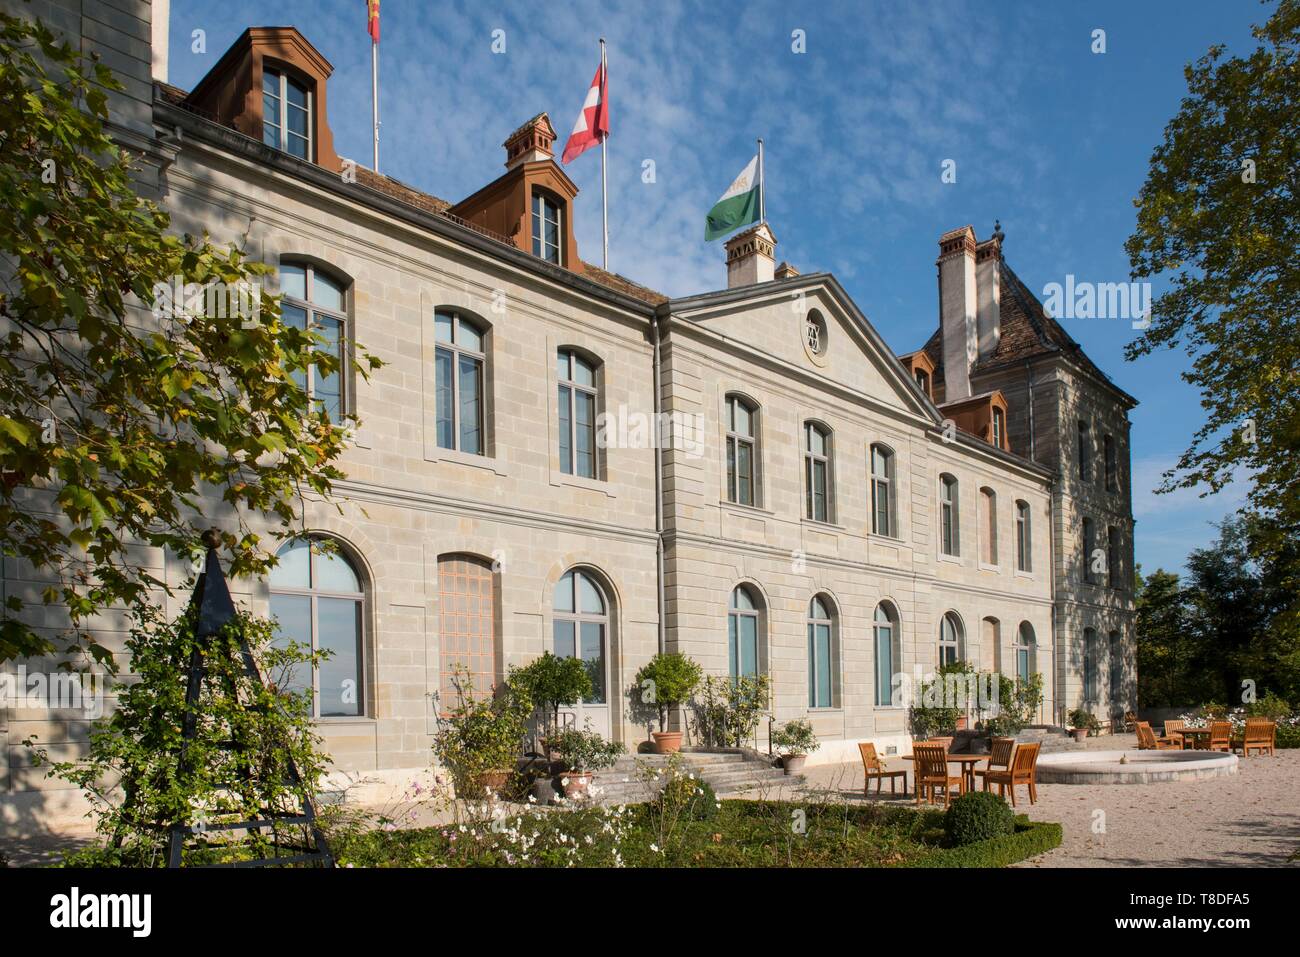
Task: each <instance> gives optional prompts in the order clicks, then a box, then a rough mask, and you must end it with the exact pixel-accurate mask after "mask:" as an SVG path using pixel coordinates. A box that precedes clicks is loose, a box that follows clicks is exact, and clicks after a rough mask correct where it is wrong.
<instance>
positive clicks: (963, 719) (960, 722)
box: [957, 714, 966, 731]
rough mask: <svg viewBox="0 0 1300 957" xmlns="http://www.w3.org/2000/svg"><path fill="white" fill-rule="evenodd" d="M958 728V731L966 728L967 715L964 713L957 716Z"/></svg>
mask: <svg viewBox="0 0 1300 957" xmlns="http://www.w3.org/2000/svg"><path fill="white" fill-rule="evenodd" d="M957 730H958V731H965V730H966V716H965V715H964V714H963V715H961V716H959V717H958V718H957Z"/></svg>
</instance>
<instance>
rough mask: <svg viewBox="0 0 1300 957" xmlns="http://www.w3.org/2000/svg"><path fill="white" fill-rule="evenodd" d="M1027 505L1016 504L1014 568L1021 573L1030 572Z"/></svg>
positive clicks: (1022, 503)
mask: <svg viewBox="0 0 1300 957" xmlns="http://www.w3.org/2000/svg"><path fill="white" fill-rule="evenodd" d="M1029 531H1030V530H1029V505H1028V504H1027V503H1025V502H1017V503H1016V568H1017V569H1018V570H1020V571H1022V572H1027V571H1030V570H1031V566H1030V562H1031V560H1032V559H1031V554H1032V553H1031V551H1030V547H1031V542H1030V537H1029Z"/></svg>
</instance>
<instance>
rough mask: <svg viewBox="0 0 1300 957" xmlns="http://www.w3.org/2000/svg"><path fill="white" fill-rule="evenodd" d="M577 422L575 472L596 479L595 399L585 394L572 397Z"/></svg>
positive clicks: (580, 393) (575, 431)
mask: <svg viewBox="0 0 1300 957" xmlns="http://www.w3.org/2000/svg"><path fill="white" fill-rule="evenodd" d="M574 399H575V400H576V401H575V402H574V405H575V406H576V408H575V411H576V413H577V417H578V421H577V424H576V427H575V429H574V434H575V436H576V437H577V440H578V448H577V450H576V452H577V460H578V461H577V472H578V474H579V475H581V476H583V477H584V478H595V477H596V397H595V396H594V395H591V394H589V393H586V392H579V393H577V394H576V395H575V396H574Z"/></svg>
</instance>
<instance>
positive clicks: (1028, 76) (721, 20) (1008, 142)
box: [170, 0, 1273, 571]
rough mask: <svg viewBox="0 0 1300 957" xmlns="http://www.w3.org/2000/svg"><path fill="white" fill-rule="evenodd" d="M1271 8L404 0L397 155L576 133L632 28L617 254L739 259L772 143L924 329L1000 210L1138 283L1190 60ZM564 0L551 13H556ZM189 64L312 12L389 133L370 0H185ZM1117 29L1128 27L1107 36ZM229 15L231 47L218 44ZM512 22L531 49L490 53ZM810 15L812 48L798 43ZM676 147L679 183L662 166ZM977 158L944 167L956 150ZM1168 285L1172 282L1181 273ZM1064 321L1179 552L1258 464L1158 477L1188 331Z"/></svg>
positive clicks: (309, 31)
mask: <svg viewBox="0 0 1300 957" xmlns="http://www.w3.org/2000/svg"><path fill="white" fill-rule="evenodd" d="M1272 8H1273V5H1272V4H1267V5H1264V6H1261V5H1259V4H1256V3H1252V2H1247V0H1233V2H1223V0H1150V2H1143V3H1134V2H1132V0H1127V2H1109V0H1094V2H1090V3H1088V4H1058V3H1038V2H1028V0H1025V2H1007V3H988V2H979V3H976V2H964V0H946V2H919V0H918V2H908V3H898V2H893V0H889V2H868V3H863V2H855V3H817V4H808V5H807V9H801V8H800V5H797V4H791V3H789V2H785V3H782V2H773V3H765V2H757V0H751V2H746V3H743V4H740V3H736V4H730V3H718V2H712V3H680V2H657V3H654V4H642V3H626V4H616V3H598V2H576V3H565V4H562V5H561V4H546V5H538V4H535V3H528V4H525V3H522V2H516V3H493V2H490V0H488V2H484V0H470V2H456V3H450V2H436V0H430V2H426V0H383V2H382V11H383V42H382V43H381V46H380V118H381V120H382V121H383V129H382V137H381V155H380V158H381V168H382V171H383V172H385V173H387V174H388V175H390V176H395V177H396V178H398V179H400V180H403V181H404V182H407V183H409V184H411V185H412V186H415V187H417V188H420V189H423V190H425V191H427V192H430V193H433V194H434V195H437V196H440V197H442V198H444V199H448V200H451V201H455V200H458V199H461V198H463V197H464V196H467V195H469V194H470V193H471V192H473V191H474V190H475V189H477V188H478V187H479V186H482V185H483V184H485V183H487V182H489V181H490V180H492V179H494V178H495V177H496V176H497V175H499V173H500V172H501V170H502V166H501V164H502V162H503V159H504V151H503V150H502V148H501V143H502V141H503V140H504V139H505V137H506V135H507V134H508V133H509V132H510V131H511V130H513V129H514V128H515V127H516V126H517V125H518V124H519V123H521V122H522V121H524V120H525V119H527V118H528V117H530V116H532V115H533V114H534V113H537V112H540V111H542V110H545V111H547V112H549V113H550V115H551V120H552V122H553V124H554V125H555V127H556V130H557V131H558V132H559V134H560V144H562V143H563V140H564V138H565V137H566V136H567V135H568V131H569V129H570V127H571V126H572V125H573V120H574V117H575V116H576V115H577V111H578V108H579V106H580V104H581V102H582V98H583V96H584V94H585V91H586V87H587V84H588V83H589V82H590V80H591V76H592V74H593V73H594V72H595V67H596V64H597V62H598V53H597V39H598V38H599V37H600V36H602V35H603V36H605V37H606V39H607V41H608V43H609V71H610V100H611V123H612V126H613V132H612V135H611V138H610V141H609V163H610V183H609V204H610V266H611V268H612V269H614V270H615V271H617V272H621V273H624V274H625V275H627V276H629V277H631V278H633V279H635V280H637V281H639V282H643V283H645V284H646V285H649V286H652V287H654V288H656V289H659V290H661V291H663V292H665V293H668V294H670V295H684V294H689V293H696V292H701V291H705V290H709V289H716V288H718V287H720V286H722V285H723V284H724V283H725V270H724V267H723V260H722V256H723V253H722V248H721V243H713V244H707V243H705V242H704V241H703V222H704V215H705V213H706V212H707V211H708V209H709V207H710V206H711V205H712V204H713V202H714V201H715V200H716V199H717V198H718V196H719V195H721V193H722V192H723V190H724V189H726V187H727V185H728V184H729V183H730V182H731V180H732V178H733V177H734V176H735V175H736V173H738V172H739V171H740V169H741V167H743V166H744V164H745V163H746V162H747V161H748V160H749V158H750V156H752V155H753V151H754V140H755V138H756V137H758V136H762V137H763V138H764V141H765V143H766V147H767V148H766V173H767V181H768V189H767V212H768V219H769V221H770V222H771V224H772V226H773V229H774V231H775V233H776V235H777V239H778V242H779V245H778V249H777V253H778V259H786V260H789V261H790V262H791V263H792V264H794V265H795V266H797V267H798V268H799V269H800V270H801V271H803V272H811V271H815V270H823V269H824V270H830V271H832V272H834V273H835V274H836V275H837V276H838V277H839V279H840V281H841V282H842V283H843V284H844V286H845V287H846V288H847V289H848V291H849V293H850V295H852V296H853V298H854V299H855V300H856V302H857V303H858V305H859V306H861V307H862V309H863V310H864V311H865V312H866V314H867V316H868V317H869V318H870V319H871V321H872V322H873V323H874V324H875V326H876V327H877V328H878V329H879V330H880V332H881V333H882V335H883V336H884V337H885V339H886V341H887V342H889V343H890V345H891V346H892V347H893V348H894V349H895V350H896V351H898V352H907V351H910V350H912V349H915V348H918V347H919V346H920V345H921V344H922V343H924V341H925V340H926V338H927V337H928V336H929V335H930V333H931V332H932V331H933V330H934V328H935V326H936V325H937V321H938V320H937V311H938V306H937V302H936V287H935V265H934V261H935V257H936V254H937V250H938V246H937V240H938V238H939V236H940V234H941V233H943V232H945V231H947V230H948V229H951V228H954V227H957V226H961V225H964V224H966V223H971V224H973V225H974V227H975V230H976V233H977V235H978V236H979V237H980V238H981V239H983V238H985V237H987V235H988V234H989V232H990V231H991V230H992V227H993V221H994V219H995V218H997V219H1000V220H1001V222H1002V227H1003V230H1004V232H1005V233H1006V241H1005V245H1004V251H1005V254H1006V257H1007V260H1008V262H1009V263H1010V264H1011V266H1012V267H1013V268H1014V269H1015V270H1016V272H1017V273H1018V274H1019V275H1020V277H1021V278H1022V279H1023V280H1024V281H1025V282H1026V284H1027V285H1028V286H1029V287H1030V288H1031V289H1033V290H1034V291H1035V292H1039V293H1041V291H1042V289H1043V287H1044V286H1045V285H1046V284H1047V283H1049V282H1061V283H1063V282H1064V281H1065V276H1066V274H1068V273H1072V274H1074V275H1075V277H1076V278H1077V279H1080V280H1089V281H1092V282H1123V281H1126V280H1127V278H1128V259H1127V256H1126V255H1125V253H1124V249H1123V243H1124V240H1125V239H1126V238H1127V237H1128V235H1129V233H1130V231H1131V229H1132V226H1133V222H1134V210H1133V206H1132V198H1133V197H1134V196H1136V195H1137V193H1138V190H1139V189H1140V187H1141V185H1142V182H1143V180H1144V178H1145V173H1146V169H1147V161H1148V159H1149V157H1150V153H1151V149H1152V147H1153V146H1154V145H1155V144H1156V143H1157V142H1159V140H1160V137H1161V134H1162V131H1163V129H1164V126H1165V124H1166V123H1167V122H1168V120H1169V119H1170V118H1171V117H1172V116H1173V114H1174V112H1175V111H1176V110H1177V107H1178V103H1179V100H1180V99H1181V98H1182V96H1183V95H1184V93H1185V92H1186V87H1185V81H1184V78H1183V67H1184V66H1185V65H1186V64H1187V63H1188V62H1190V61H1192V60H1194V59H1195V58H1197V57H1198V56H1200V55H1201V54H1202V53H1203V52H1204V51H1205V49H1206V48H1207V47H1208V46H1209V45H1210V44H1212V43H1226V44H1228V46H1229V48H1230V49H1231V50H1233V51H1234V52H1236V51H1241V50H1244V49H1247V48H1249V47H1250V46H1251V45H1252V42H1253V41H1252V40H1251V37H1250V34H1249V27H1250V25H1251V23H1253V22H1262V21H1263V20H1264V19H1266V18H1267V15H1268V13H1269V12H1270V11H1271V10H1272ZM543 9H544V10H545V11H546V12H545V14H544V15H539V12H538V11H540V10H543ZM171 17H172V20H171V48H170V50H171V52H170V59H171V62H170V68H171V75H170V79H171V81H172V82H173V83H176V84H177V85H179V86H182V87H185V88H190V87H192V86H193V85H194V83H195V82H197V81H198V80H199V78H200V77H202V76H203V74H204V73H206V72H207V70H208V69H209V68H210V67H211V66H212V65H213V64H214V63H215V62H216V60H217V58H218V57H219V56H220V54H221V53H222V51H224V50H225V49H226V47H227V46H228V45H229V44H230V43H231V42H232V41H233V40H234V39H235V38H236V37H237V36H238V35H239V33H240V32H241V31H242V30H243V29H244V28H245V27H247V26H251V25H261V26H274V25H293V26H296V27H298V28H299V29H300V30H301V31H302V32H303V33H304V34H305V35H306V36H307V37H308V39H309V40H311V41H312V43H313V44H315V45H316V46H317V48H319V49H320V50H321V52H322V53H323V54H324V55H325V56H326V57H327V58H328V59H329V60H330V61H331V62H332V63H333V65H334V68H335V73H334V75H333V77H332V78H331V80H330V96H329V102H330V123H331V126H332V129H333V132H334V139H335V147H336V149H337V150H338V152H339V153H340V155H344V156H349V157H352V158H354V159H356V160H357V161H358V162H361V163H366V164H368V162H369V157H370V48H369V38H368V36H367V35H366V31H365V3H364V0H327V2H307V0H278V2H276V3H274V4H269V3H256V2H248V0H234V2H225V3H221V4H213V3H211V2H202V3H200V2H196V0H173V2H172V8H171ZM1096 29H1102V30H1104V31H1105V41H1106V52H1105V53H1101V54H1097V53H1093V52H1092V50H1091V47H1092V43H1093V38H1092V35H1093V31H1094V30H1096ZM194 30H203V31H205V35H206V36H205V39H206V47H207V50H206V53H195V52H193V51H192V45H193V41H192V37H193V31H194ZM496 30H503V31H505V33H504V37H505V52H504V53H494V52H493V51H492V42H493V32H494V31H496ZM795 30H802V31H803V36H804V38H805V46H806V52H803V53H796V52H794V51H793V49H792V43H793V41H792V32H793V31H795ZM646 159H651V160H653V161H654V169H655V182H653V183H645V182H643V181H642V175H641V172H642V168H643V162H644V160H646ZM948 159H951V160H954V161H955V162H956V173H957V176H956V182H955V183H950V184H945V183H943V182H941V178H940V174H941V170H942V165H943V163H944V161H945V160H948ZM599 166H600V164H599V159H598V156H597V154H596V153H595V152H590V153H588V154H586V155H585V156H583V157H581V158H580V159H579V160H578V161H576V162H575V163H573V164H572V165H570V166H569V167H568V168H567V171H568V172H569V174H570V175H571V176H572V177H573V179H574V180H575V182H577V184H578V186H579V187H580V188H581V189H582V193H581V195H579V197H578V199H577V209H576V213H575V221H576V223H577V229H578V243H579V250H580V253H581V254H582V256H583V258H585V259H587V260H589V261H592V262H597V263H599V261H600V174H599ZM1157 292H1158V290H1157ZM1065 325H1066V327H1067V329H1068V330H1069V332H1070V334H1071V335H1072V336H1074V338H1075V339H1077V340H1078V341H1079V342H1080V343H1082V344H1083V347H1084V349H1085V350H1086V351H1087V352H1088V354H1089V355H1090V356H1091V357H1092V359H1093V360H1094V361H1095V362H1097V364H1098V365H1100V366H1101V367H1102V368H1103V369H1104V370H1106V371H1107V373H1109V374H1110V375H1111V377H1112V378H1113V379H1114V380H1115V382H1116V383H1117V384H1118V385H1119V386H1120V387H1122V388H1123V389H1125V390H1126V391H1128V392H1129V393H1131V394H1133V395H1134V396H1136V397H1137V398H1138V399H1139V400H1140V402H1141V405H1140V406H1139V407H1138V408H1137V409H1136V410H1135V411H1134V413H1133V477H1134V488H1133V504H1134V513H1135V515H1136V518H1137V532H1136V549H1137V558H1138V561H1139V562H1141V563H1142V565H1143V566H1144V568H1146V569H1147V570H1148V571H1150V570H1151V569H1153V568H1155V567H1157V566H1163V567H1165V568H1167V569H1171V570H1172V569H1179V568H1181V566H1182V564H1183V560H1184V558H1185V556H1186V554H1187V552H1188V551H1189V550H1190V549H1191V548H1195V547H1198V546H1201V545H1204V544H1206V543H1207V542H1209V541H1210V540H1211V539H1212V538H1213V537H1214V530H1213V529H1212V528H1211V527H1210V525H1209V523H1210V522H1213V521H1218V520H1220V519H1221V518H1222V517H1223V516H1224V515H1225V514H1226V513H1228V512H1230V511H1232V510H1233V509H1235V508H1236V507H1237V506H1238V505H1239V504H1240V503H1241V501H1242V496H1243V491H1244V489H1243V486H1242V483H1237V484H1234V485H1233V486H1230V487H1229V488H1227V489H1225V490H1224V491H1223V492H1221V493H1220V494H1218V495H1216V496H1213V497H1209V498H1200V497H1198V495H1197V494H1196V493H1195V492H1179V493H1175V494H1173V495H1164V496H1156V495H1154V494H1153V489H1154V488H1155V487H1156V485H1158V484H1159V480H1160V475H1161V473H1162V472H1163V471H1164V470H1165V469H1167V468H1169V467H1170V466H1172V465H1173V464H1174V462H1175V461H1176V459H1177V456H1178V454H1179V453H1180V452H1181V451H1182V450H1183V448H1184V447H1185V446H1186V444H1187V441H1188V439H1189V438H1190V436H1191V434H1192V433H1193V432H1194V431H1195V429H1196V428H1197V427H1198V425H1199V424H1200V422H1201V410H1200V407H1199V399H1198V396H1197V395H1196V393H1195V391H1194V390H1192V389H1191V388H1190V387H1188V386H1187V385H1186V384H1185V383H1183V382H1182V381H1181V380H1180V378H1179V372H1180V371H1181V370H1182V369H1183V368H1184V367H1185V366H1186V359H1185V358H1184V356H1183V355H1182V354H1181V353H1177V352H1175V353H1167V354H1163V355H1160V356H1156V357H1149V358H1147V359H1144V360H1141V361H1140V362H1139V363H1137V364H1132V363H1127V362H1125V361H1124V360H1123V347H1124V344H1125V343H1126V342H1128V341H1129V340H1130V339H1131V338H1132V337H1133V336H1134V334H1135V333H1134V332H1133V330H1132V329H1131V328H1130V324H1129V322H1127V321H1123V320H1115V319H1076V320H1066V321H1065Z"/></svg>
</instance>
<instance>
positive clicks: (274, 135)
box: [262, 97, 280, 149]
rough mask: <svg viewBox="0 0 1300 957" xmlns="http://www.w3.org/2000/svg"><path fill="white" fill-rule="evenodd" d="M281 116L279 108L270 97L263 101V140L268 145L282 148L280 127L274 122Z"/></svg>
mask: <svg viewBox="0 0 1300 957" xmlns="http://www.w3.org/2000/svg"><path fill="white" fill-rule="evenodd" d="M278 116H279V109H278V107H277V104H276V103H275V102H272V100H271V99H270V98H269V97H266V98H264V99H263V102H262V142H263V143H265V144H266V145H267V146H273V147H275V148H276V149H279V148H280V127H279V126H278V125H277V124H276V123H275V122H273V120H274V119H275V118H277V117H278Z"/></svg>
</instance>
